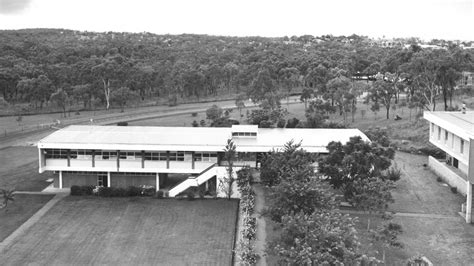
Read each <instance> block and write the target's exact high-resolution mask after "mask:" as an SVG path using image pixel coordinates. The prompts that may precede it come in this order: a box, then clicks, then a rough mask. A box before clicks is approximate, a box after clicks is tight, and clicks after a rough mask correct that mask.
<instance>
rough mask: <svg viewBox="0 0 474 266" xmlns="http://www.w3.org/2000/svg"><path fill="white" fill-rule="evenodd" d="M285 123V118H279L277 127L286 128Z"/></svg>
mask: <svg viewBox="0 0 474 266" xmlns="http://www.w3.org/2000/svg"><path fill="white" fill-rule="evenodd" d="M285 124H286V121H285V119H280V120H278V123H277V127H278V128H284V127H285Z"/></svg>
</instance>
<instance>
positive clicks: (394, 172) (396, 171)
mask: <svg viewBox="0 0 474 266" xmlns="http://www.w3.org/2000/svg"><path fill="white" fill-rule="evenodd" d="M401 176H402V170H401V169H400V168H398V167H397V165H394V166H393V167H391V168H390V169H388V171H387V173H386V174H385V178H386V179H388V180H391V181H393V182H395V181H398V180H400V177H401Z"/></svg>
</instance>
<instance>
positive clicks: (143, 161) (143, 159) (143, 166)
mask: <svg viewBox="0 0 474 266" xmlns="http://www.w3.org/2000/svg"><path fill="white" fill-rule="evenodd" d="M142 168H145V151H142Z"/></svg>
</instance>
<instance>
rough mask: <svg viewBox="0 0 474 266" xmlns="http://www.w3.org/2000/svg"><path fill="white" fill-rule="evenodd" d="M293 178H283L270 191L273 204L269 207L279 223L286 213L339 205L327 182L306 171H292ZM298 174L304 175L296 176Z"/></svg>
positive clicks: (269, 212)
mask: <svg viewBox="0 0 474 266" xmlns="http://www.w3.org/2000/svg"><path fill="white" fill-rule="evenodd" d="M289 174H290V175H293V177H292V178H291V180H282V181H281V182H280V183H279V184H278V185H276V186H274V187H273V188H272V190H271V193H270V198H271V204H270V206H269V207H268V209H267V212H268V215H269V216H270V218H271V219H272V220H273V221H275V222H278V223H281V221H282V220H281V219H282V217H283V216H284V215H291V214H294V213H299V212H303V213H304V214H311V213H313V212H315V211H317V210H322V209H325V210H332V209H334V208H336V207H337V206H338V201H337V200H336V196H335V195H334V194H333V193H332V192H330V189H329V187H328V185H327V183H325V182H323V181H320V180H318V179H314V178H310V177H311V176H304V175H307V174H308V173H306V172H305V171H303V172H302V173H297V172H291V173H289ZM296 175H303V176H301V177H295V176H296Z"/></svg>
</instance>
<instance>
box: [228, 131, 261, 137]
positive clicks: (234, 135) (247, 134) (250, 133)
mask: <svg viewBox="0 0 474 266" xmlns="http://www.w3.org/2000/svg"><path fill="white" fill-rule="evenodd" d="M232 136H233V137H244V136H245V137H256V136H257V132H232Z"/></svg>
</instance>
